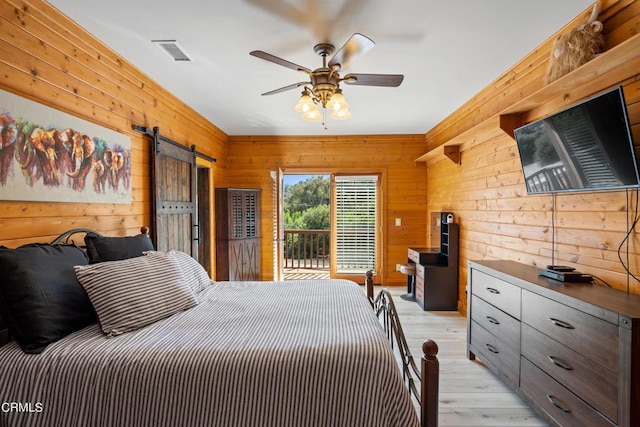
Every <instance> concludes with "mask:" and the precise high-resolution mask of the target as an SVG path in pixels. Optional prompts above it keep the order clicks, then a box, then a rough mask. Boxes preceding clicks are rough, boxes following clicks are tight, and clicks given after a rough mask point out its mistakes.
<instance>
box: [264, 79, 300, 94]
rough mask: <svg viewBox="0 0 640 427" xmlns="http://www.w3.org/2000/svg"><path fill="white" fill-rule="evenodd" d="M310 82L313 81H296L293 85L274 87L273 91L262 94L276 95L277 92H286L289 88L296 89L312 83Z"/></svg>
mask: <svg viewBox="0 0 640 427" xmlns="http://www.w3.org/2000/svg"><path fill="white" fill-rule="evenodd" d="M310 84H311V82H298V83H294V84H291V85H288V86H284V87H281V88H280V89H274V90H272V91H269V92H265V93H263V94H262V96H265V95H275V94H276V93H280V92H286V91H288V90H291V89H295V88H297V87H300V86H304V85H310Z"/></svg>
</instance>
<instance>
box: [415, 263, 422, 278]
mask: <svg viewBox="0 0 640 427" xmlns="http://www.w3.org/2000/svg"><path fill="white" fill-rule="evenodd" d="M416 276H417V277H419V278H421V279H424V265H422V264H416Z"/></svg>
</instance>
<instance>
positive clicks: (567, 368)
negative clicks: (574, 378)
mask: <svg viewBox="0 0 640 427" xmlns="http://www.w3.org/2000/svg"><path fill="white" fill-rule="evenodd" d="M547 359H549V360H550V361H551V363H553V364H554V365H556V366H557V367H559V368H562V369H564V370H565V371H571V370H572V369H573V368H572V367H571V366H569V364H568V363H566V362H564V361H563V360H562V359H558V358H557V357H553V356H547Z"/></svg>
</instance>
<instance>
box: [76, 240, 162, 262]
mask: <svg viewBox="0 0 640 427" xmlns="http://www.w3.org/2000/svg"><path fill="white" fill-rule="evenodd" d="M84 243H85V244H86V245H87V255H89V263H91V264H94V263H96V262H104V261H120V260H123V259H129V258H135V257H138V256H142V255H143V253H144V252H146V251H153V250H154V249H153V243H151V239H150V238H149V236H147V235H146V234H138V235H137V236H129V237H104V236H97V235H95V234H87V235H85V236H84Z"/></svg>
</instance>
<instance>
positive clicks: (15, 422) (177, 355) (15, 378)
mask: <svg viewBox="0 0 640 427" xmlns="http://www.w3.org/2000/svg"><path fill="white" fill-rule="evenodd" d="M57 246H64V247H65V250H69V251H73V250H72V249H70V248H69V246H72V245H57ZM41 249H42V248H38V250H41ZM142 249H143V250H142V252H144V253H145V254H144V255H142V256H136V257H131V258H127V259H125V260H114V261H101V262H96V263H92V264H87V265H83V266H74V273H75V275H76V277H77V278H78V280H79V281H80V282H81V284H82V286H83V288H84V290H85V291H86V294H88V296H89V299H90V302H91V304H92V307H93V309H94V310H95V313H94V314H97V317H98V322H96V321H95V319H94V321H93V322H88V324H87V325H86V326H82V327H79V328H77V330H75V331H73V332H70V333H68V334H67V335H65V336H63V337H60V338H56V339H54V340H53V341H51V342H49V343H47V344H46V345H45V346H44V348H42V349H40V348H37V349H36V350H35V351H33V348H32V351H30V352H26V351H25V348H23V344H24V340H23V339H21V341H22V342H21V343H19V342H17V341H18V340H16V341H11V342H9V343H8V344H6V345H5V346H3V347H2V348H0V361H1V362H0V400H1V402H0V404H2V408H1V409H2V410H0V426H12V427H13V426H51V425H56V426H66V425H71V426H124V425H129V426H177V425H180V426H236V425H237V426H314V425H317V426H329V425H331V426H417V425H419V421H418V417H417V415H416V411H415V408H414V406H413V403H412V401H411V399H410V395H409V393H408V391H407V388H406V387H405V386H404V384H403V379H402V376H401V374H400V371H399V369H398V365H397V361H396V356H395V355H394V353H393V351H392V349H391V347H390V346H389V343H388V341H387V335H386V334H385V332H384V331H383V329H382V328H381V326H380V322H379V321H378V319H377V317H376V315H375V313H374V311H373V310H372V308H371V305H370V301H369V300H368V299H367V298H366V296H365V294H364V292H363V291H362V288H361V287H360V286H359V285H358V284H356V283H354V282H351V281H346V280H315V281H288V282H212V281H210V280H208V278H206V279H205V276H203V275H202V272H203V271H204V270H202V271H199V270H197V268H198V267H196V266H194V265H193V263H191V262H190V261H188V260H187V259H186V258H184V257H183V256H182V255H180V256H178V255H177V254H175V253H174V254H168V253H164V254H163V253H158V252H153V251H145V250H144V249H145V248H142ZM47 250H50V248H49V247H47ZM74 254H75V252H74ZM2 256H3V254H2V253H1V252H0V274H2ZM171 257H173V258H171ZM177 257H178V258H177ZM36 258H37V257H36ZM187 258H190V257H188V256H187ZM176 259H179V260H181V261H178V262H176V263H174V261H175V260H176ZM74 262H75V261H74ZM127 263H129V264H127ZM144 263H150V264H149V265H147V264H144ZM5 264H6V263H5ZM59 264H60V263H58V265H59ZM125 264H126V265H125ZM168 264H170V265H169V266H168V267H167V266H166V265H168ZM176 265H177V266H178V268H177V270H178V271H180V272H181V273H182V275H179V274H178V275H177V276H176V277H177V278H178V279H181V280H182V282H185V281H186V282H188V285H185V286H187V290H190V291H191V292H190V293H189V292H187V291H185V290H184V286H183V287H182V288H181V290H180V292H182V293H180V292H178V291H175V290H173V291H174V292H175V293H174V294H172V296H171V297H170V298H163V299H162V300H154V299H153V296H150V295H149V294H152V293H153V292H159V291H157V289H158V288H162V286H164V282H167V281H169V282H171V281H172V280H174V278H173V277H172V276H171V274H172V273H173V272H175V271H173V270H175V267H176ZM163 266H164V267H163ZM163 268H165V269H173V270H171V271H169V270H166V271H165V270H163ZM96 271H97V272H98V273H96ZM167 271H169V272H167ZM64 273H65V274H66V273H68V272H67V271H66V270H65V271H64ZM153 274H156V276H159V277H161V278H162V279H161V280H160V281H157V280H158V279H157V278H156V279H154V278H153V277H151V276H153ZM205 275H206V273H205ZM0 277H1V276H0ZM96 277H99V279H100V280H98V279H96ZM150 277H151V278H150ZM91 280H94V281H96V282H97V283H90V282H91ZM154 280H156V281H154ZM125 282H126V283H129V282H134V284H133V285H131V286H129V287H128V288H127V289H129V290H130V292H129V293H125V294H124V295H120V296H113V294H117V293H118V292H119V290H120V289H121V288H122V287H123V283H125ZM149 284H153V285H154V286H149ZM0 285H1V284H0ZM1 286H4V285H1ZM127 286H128V285H127ZM105 289H107V290H109V291H108V292H107V291H106V290H105ZM114 289H117V290H118V291H117V292H116V291H114ZM3 292H4V294H3ZM101 292H102V293H101ZM7 294H9V296H7ZM187 294H190V295H191V297H189V296H188V295H187ZM185 295H186V296H185ZM10 296H11V294H10V292H5V290H3V289H0V307H2V309H3V311H2V313H3V315H5V320H7V323H8V324H9V325H10V326H11V324H12V323H11V322H10V321H9V320H8V318H7V314H9V316H10V315H15V313H13V314H11V313H8V312H7V309H6V305H7V301H8V300H10V299H11V298H10ZM101 298H102V299H107V300H108V301H106V302H105V301H103V300H102V299H101ZM110 298H116V300H117V298H121V299H120V300H119V301H120V303H119V304H118V306H129V305H130V307H128V311H127V310H124V311H122V310H121V312H119V313H117V315H116V316H115V318H118V316H119V318H118V319H117V320H115V321H114V320H113V317H114V316H112V313H111V311H109V310H111V309H112V306H113V304H114V301H113V300H109V299H110ZM136 298H144V301H145V307H144V308H142V309H141V308H140V307H142V306H135V304H134V303H133V302H134V301H135V300H136ZM191 298H192V299H191ZM167 299H168V300H169V301H166V300H167ZM123 301H124V302H123ZM149 301H155V302H153V304H150V303H149ZM185 301H186V302H185ZM172 304H173V306H172V307H173V308H172V310H174V312H172V313H171V314H170V315H166V311H165V312H164V314H163V315H160V318H159V319H156V318H155V317H153V316H156V317H157V316H158V312H162V311H163V310H164V308H163V307H164V305H172ZM149 306H151V307H149ZM176 307H178V308H177V309H176ZM147 309H148V310H150V312H151V318H152V319H155V320H153V321H152V322H149V323H145V322H148V319H149V314H148V313H147V314H144V315H141V314H140V313H141V312H142V311H144V310H147ZM105 310H106V311H105ZM116 311H117V310H116ZM169 311H171V310H169ZM105 313H107V314H108V315H106V314H105ZM123 313H124V314H123ZM109 316H111V317H109ZM127 316H128V317H127ZM163 316H164V317H163ZM122 317H126V318H127V321H126V322H122V321H121V318H122ZM142 317H144V318H145V320H144V321H143V322H142V323H140V318H142ZM132 319H133V320H132ZM14 320H15V319H14ZM85 322H87V321H86V320H85ZM127 322H128V323H127ZM132 322H133V324H134V326H131V325H132ZM136 322H137V323H136ZM140 325H142V326H140ZM38 350H39V352H38Z"/></svg>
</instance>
